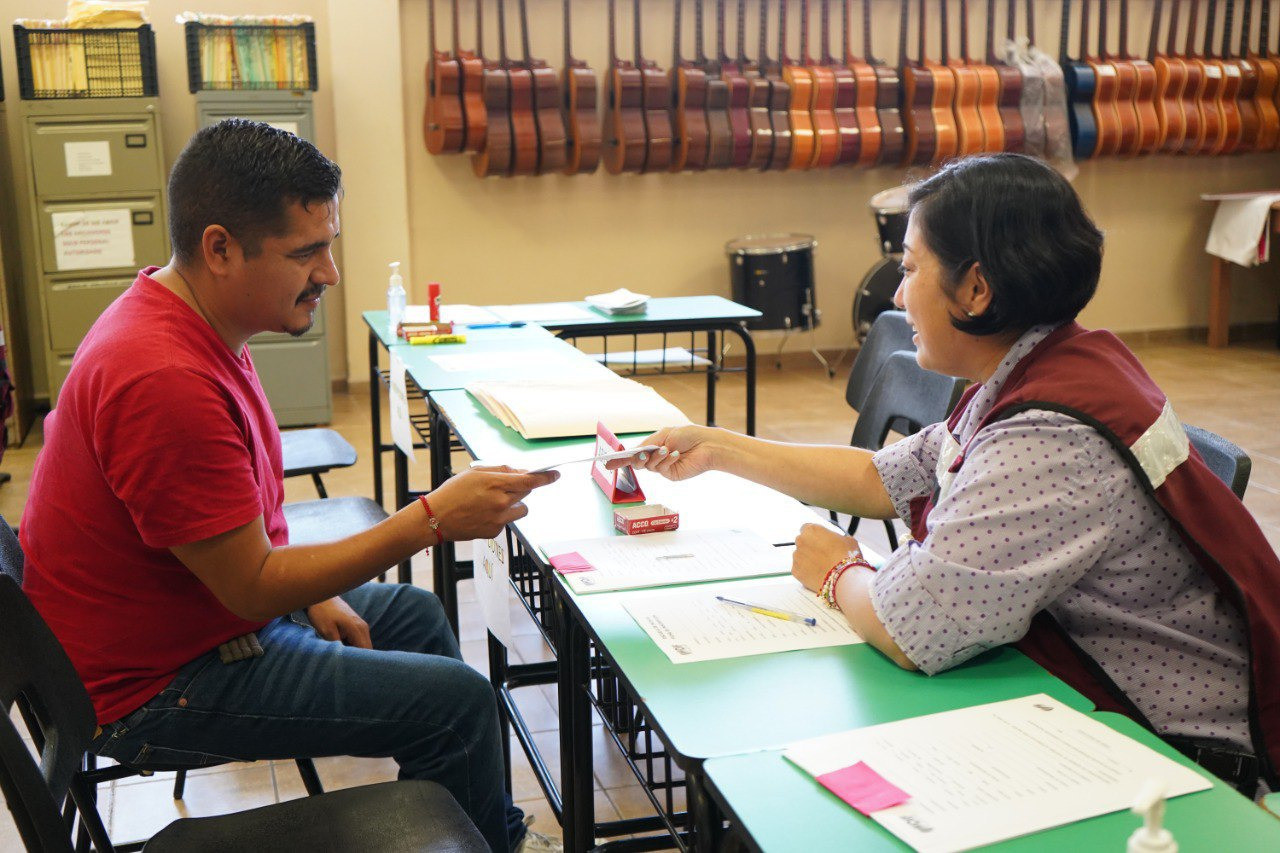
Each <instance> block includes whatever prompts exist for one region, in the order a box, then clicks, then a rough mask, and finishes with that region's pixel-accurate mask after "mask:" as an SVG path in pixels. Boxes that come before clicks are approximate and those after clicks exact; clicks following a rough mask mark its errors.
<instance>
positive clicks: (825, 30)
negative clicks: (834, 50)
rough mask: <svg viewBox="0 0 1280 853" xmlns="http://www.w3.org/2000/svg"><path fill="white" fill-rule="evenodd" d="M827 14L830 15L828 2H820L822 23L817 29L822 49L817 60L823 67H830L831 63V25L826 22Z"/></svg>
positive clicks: (825, 0)
mask: <svg viewBox="0 0 1280 853" xmlns="http://www.w3.org/2000/svg"><path fill="white" fill-rule="evenodd" d="M829 13H830V3H829V0H822V17H821V22H822V23H821V25H820V29H819V38H820V39H821V40H822V48H821V50H822V55H821V56H820V57H819V58H818V61H819V62H821V63H823V64H824V65H830V64H831V63H832V57H831V24H830V21H828V20H827V15H828V14H829Z"/></svg>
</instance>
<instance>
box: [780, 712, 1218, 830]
mask: <svg viewBox="0 0 1280 853" xmlns="http://www.w3.org/2000/svg"><path fill="white" fill-rule="evenodd" d="M785 755H786V757H787V758H788V759H789V760H790V761H791V762H792V763H794V764H796V765H797V766H799V767H800V769H802V770H804V771H805V772H807V773H809V774H810V775H812V776H814V777H815V778H817V779H818V781H819V782H821V783H822V784H823V785H824V786H825V787H827V788H828V789H830V790H832V791H833V792H834V793H836V795H837V796H839V797H840V798H841V799H843V800H845V801H846V802H848V803H850V804H851V805H854V806H855V808H858V809H859V811H863V812H864V813H870V815H871V818H872V820H874V821H875V822H876V823H879V824H880V825H881V826H883V827H884V828H885V829H887V830H888V831H889V832H892V833H893V834H894V835H896V836H897V837H898V838H901V839H902V840H903V841H905V842H906V843H908V844H910V845H911V846H912V847H914V848H915V849H916V850H919V851H921V852H922V853H949V851H957V850H968V849H970V848H973V847H979V846H982V845H984V844H992V843H994V842H997V841H1003V840H1005V839H1009V838H1016V837H1018V836H1020V835H1026V834H1028V833H1031V832H1037V831H1039V830H1044V829H1050V828H1052V827H1055V826H1062V825H1064V824H1068V823H1074V822H1075V821H1079V820H1084V819H1086V818H1091V817H1096V816H1097V815H1102V814H1108V813H1110V812H1115V811H1120V810H1122V809H1127V808H1129V806H1130V805H1132V803H1133V800H1134V797H1135V796H1136V795H1137V794H1138V792H1139V790H1140V789H1141V788H1142V786H1143V785H1144V784H1145V783H1146V781H1147V780H1148V779H1150V778H1152V777H1154V778H1157V779H1159V780H1160V781H1161V782H1162V783H1163V785H1164V789H1165V792H1166V796H1169V797H1176V796H1180V795H1182V794H1189V793H1192V792H1193V791H1203V790H1206V789H1207V788H1210V787H1212V785H1211V784H1210V782H1209V781H1208V780H1207V779H1205V778H1204V777H1203V776H1201V775H1200V774H1199V773H1196V772H1195V771H1194V770H1191V769H1189V768H1187V767H1184V766H1182V765H1181V764H1178V763H1177V762H1176V761H1173V760H1172V759H1170V758H1166V757H1165V756H1163V755H1160V754H1159V753H1158V752H1156V751H1155V750H1153V749H1151V748H1149V747H1147V746H1144V745H1143V744H1141V743H1138V742H1137V741H1135V740H1133V739H1132V738H1129V737H1126V736H1125V735H1123V734H1121V733H1120V732H1117V731H1115V730H1114V729H1112V728H1110V727H1109V726H1107V725H1106V724H1105V723H1103V722H1101V721H1100V720H1098V719H1096V718H1094V717H1091V716H1089V715H1087V714H1082V713H1080V712H1079V711H1076V710H1074V709H1073V708H1069V707H1067V706H1066V705H1063V704H1062V703H1061V702H1059V701H1058V700H1056V699H1053V698H1051V697H1049V696H1046V695H1045V694H1043V693H1042V694H1038V695H1036V696H1026V697H1024V698H1021V699H1009V700H1007V701H1004V702H992V703H991V704H988V705H978V706H976V707H973V708H961V709H959V710H956V711H947V712H944V713H941V714H930V715H928V716H924V717H915V718H913V719H909V720H899V721H897V722H893V723H883V724H881V725H878V726H868V727H867V728H863V729H855V730H854V731H849V732H841V733H839V734H834V735H826V736H824V737H819V738H813V739H812V740H807V741H802V742H800V743H797V744H794V745H793V746H792V747H791V748H790V749H788V750H787V751H786V753H785ZM868 768H869V769H868ZM854 769H859V770H861V771H863V772H862V774H861V775H863V776H870V777H873V778H876V779H877V780H878V781H879V782H880V783H881V784H880V787H881V788H882V789H891V790H897V791H898V793H900V794H901V793H905V794H906V796H907V797H908V799H907V801H906V802H903V803H902V804H901V805H891V806H889V807H887V808H879V809H877V808H874V807H872V808H866V807H864V806H863V805H860V804H859V797H860V796H866V795H867V793H868V789H867V787H866V786H865V780H862V781H861V782H860V783H859V785H858V790H856V791H852V792H851V789H849V788H846V787H844V786H843V785H842V783H841V777H842V776H845V774H847V773H848V771H851V770H854ZM845 778H848V777H847V776H845ZM872 793H874V792H872ZM896 799H897V801H899V802H900V801H901V798H900V797H899V798H896ZM863 802H864V803H865V801H863ZM1118 843H1122V840H1118Z"/></svg>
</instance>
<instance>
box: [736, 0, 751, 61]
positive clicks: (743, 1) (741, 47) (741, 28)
mask: <svg viewBox="0 0 1280 853" xmlns="http://www.w3.org/2000/svg"><path fill="white" fill-rule="evenodd" d="M738 64H739V65H741V66H744V67H745V66H746V65H748V64H749V61H748V60H747V0H738Z"/></svg>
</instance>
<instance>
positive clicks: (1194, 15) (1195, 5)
mask: <svg viewBox="0 0 1280 853" xmlns="http://www.w3.org/2000/svg"><path fill="white" fill-rule="evenodd" d="M1199 25H1200V0H1191V11H1190V12H1188V13H1187V41H1186V48H1185V49H1184V50H1183V51H1182V55H1183V56H1185V57H1187V58H1190V57H1193V56H1195V55H1196V28H1197V27H1198V26H1199Z"/></svg>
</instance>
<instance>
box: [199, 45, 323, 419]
mask: <svg viewBox="0 0 1280 853" xmlns="http://www.w3.org/2000/svg"><path fill="white" fill-rule="evenodd" d="M184 27H185V31H186V43H187V69H188V83H189V86H190V89H191V91H192V92H193V93H195V100H196V124H197V126H199V127H208V126H209V125H212V124H216V123H218V122H219V121H222V120H223V119H227V118H247V119H252V120H254V121H261V122H266V123H267V124H271V125H274V126H276V127H279V128H282V129H284V130H288V131H289V132H290V133H295V134H297V135H298V136H300V137H302V138H303V139H308V140H311V141H312V142H314V141H315V110H314V105H313V101H312V95H311V92H312V91H314V89H315V85H316V59H315V53H316V52H315V25H314V24H297V25H290V26H283V25H282V26H257V25H236V26H214V25H207V24H199V23H195V22H187V23H186V24H185V25H184ZM268 36H270V39H271V40H269V39H268ZM237 38H239V39H240V43H239V45H238V43H237V42H236V39H237ZM210 40H213V41H214V42H215V43H216V44H215V46H216V47H218V48H219V49H225V50H226V53H227V56H228V57H239V56H241V55H243V56H248V55H249V54H250V53H256V54H258V55H257V58H256V59H246V60H244V62H247V63H248V64H249V65H250V66H252V67H255V68H256V67H264V66H266V65H267V62H266V60H265V58H264V57H263V55H262V54H263V53H264V52H268V53H269V51H264V50H259V48H265V47H266V46H268V45H272V46H280V47H281V49H282V52H284V53H286V54H288V55H286V56H285V60H286V61H284V62H283V63H282V67H285V68H291V67H298V68H301V67H305V68H306V69H307V71H306V74H305V75H304V76H306V78H307V79H305V80H299V79H294V78H292V77H291V78H290V79H280V78H276V77H272V78H271V79H269V80H263V79H256V80H249V79H245V77H246V76H247V75H245V76H242V75H241V74H240V72H239V71H238V70H236V69H238V68H239V62H240V60H238V59H236V60H229V61H228V64H227V66H226V67H227V68H229V69H230V70H231V72H234V73H228V74H226V75H222V74H212V75H211V74H207V73H206V69H205V67H204V66H205V64H206V62H207V61H208V60H209V59H210V56H211V54H210V53H209V52H204V53H202V48H207V47H208V46H209V44H210ZM285 47H289V48H290V50H291V51H292V53H291V54H290V53H289V51H284V48H285ZM299 51H302V53H299ZM289 55H291V56H292V60H291V61H290V60H289V58H288V57H289ZM268 70H270V69H268ZM224 76H225V79H221V78H222V77H224ZM210 78H214V79H210ZM325 326H326V319H325V309H324V306H323V304H322V305H321V307H320V309H319V310H318V311H317V312H316V321H315V325H313V326H312V327H311V330H310V331H308V332H307V333H306V334H305V335H302V336H301V337H297V338H294V337H291V336H289V335H286V334H282V333H274V332H273V333H266V334H261V335H257V336H256V337H254V338H253V340H252V341H250V344H249V346H250V349H251V351H252V352H253V363H254V366H255V367H256V368H257V371H258V377H259V378H260V379H261V380H262V388H263V390H264V391H265V392H266V394H267V400H268V401H269V402H270V403H271V409H272V411H273V412H274V413H275V416H276V422H277V423H279V424H280V426H284V427H290V426H304V425H308V424H320V423H328V422H329V421H330V420H331V419H332V417H333V390H332V383H331V382H330V379H329V344H328V338H327V334H326V331H325Z"/></svg>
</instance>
